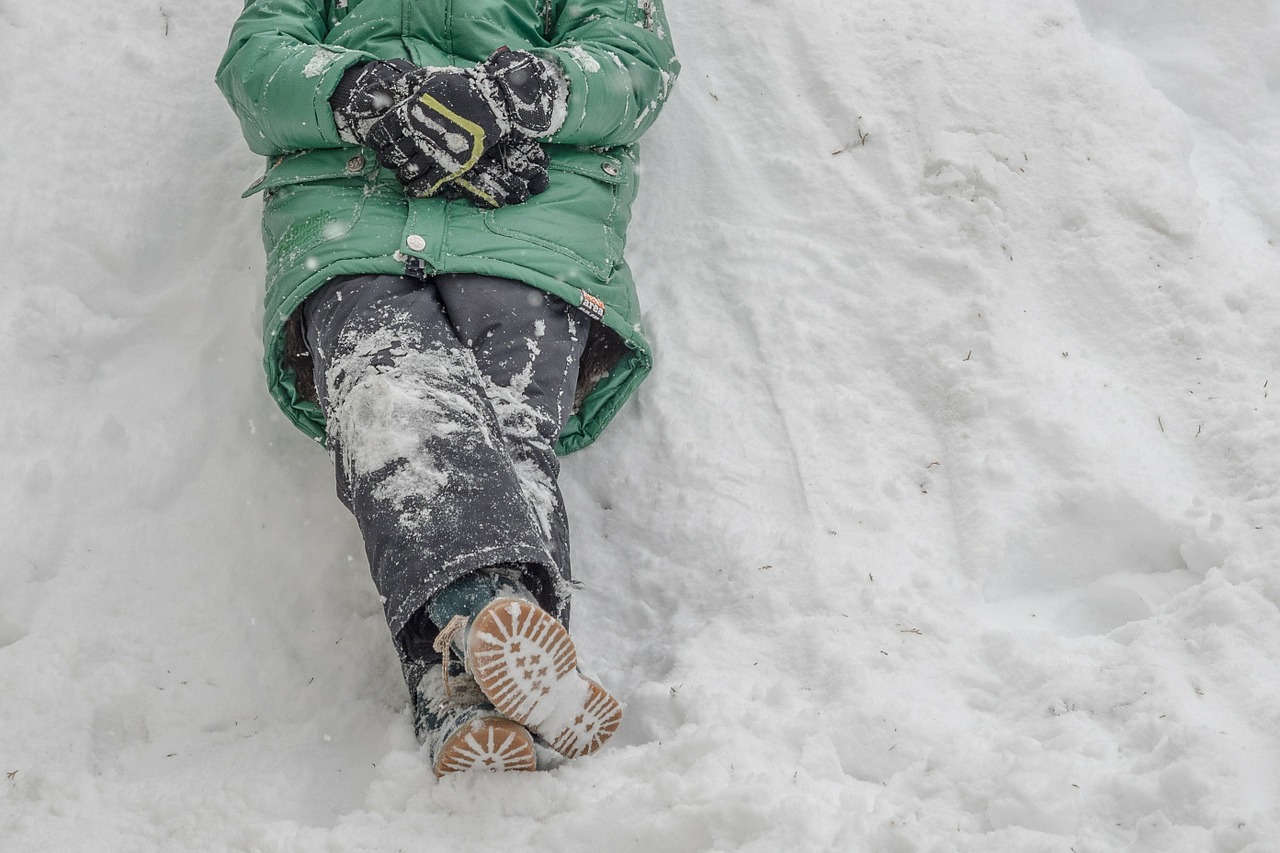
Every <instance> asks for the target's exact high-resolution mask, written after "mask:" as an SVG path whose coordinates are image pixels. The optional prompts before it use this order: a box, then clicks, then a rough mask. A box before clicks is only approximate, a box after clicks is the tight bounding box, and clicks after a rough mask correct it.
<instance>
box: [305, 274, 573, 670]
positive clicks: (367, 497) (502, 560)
mask: <svg viewBox="0 0 1280 853" xmlns="http://www.w3.org/2000/svg"><path fill="white" fill-rule="evenodd" d="M304 312H305V313H304V319H305V326H306V334H307V340H308V343H309V345H310V347H311V352H312V361H313V364H314V365H315V380H316V387H317V389H319V391H320V395H321V400H322V404H323V405H324V408H325V412H326V415H327V417H328V420H329V444H330V449H331V451H332V453H333V455H334V462H335V468H336V470H337V478H338V494H339V497H340V498H341V499H342V501H343V503H345V504H346V505H347V507H348V508H349V509H351V511H352V513H353V514H354V515H355V517H356V520H357V521H358V523H359V525H360V529H361V532H362V533H363V535H364V540H365V548H366V551H367V553H368V556H369V564H370V568H371V570H372V573H373V579H374V582H375V584H376V585H377V587H378V591H379V593H380V594H381V595H382V597H383V600H384V607H385V609H386V615H387V622H388V624H389V626H390V628H391V632H392V635H393V636H395V637H397V640H398V641H400V640H401V639H402V638H401V633H402V629H403V628H404V627H405V625H406V623H407V622H408V621H409V619H410V617H411V616H413V615H414V614H415V613H417V612H419V611H421V609H422V608H423V606H424V604H425V603H426V602H427V601H428V600H429V599H431V598H432V597H433V596H434V595H436V594H437V593H439V592H440V591H441V590H442V589H444V588H445V587H446V586H448V585H449V584H450V583H451V582H454V581H456V580H457V579H459V578H461V577H464V576H467V575H469V574H472V573H475V572H477V571H479V570H482V569H487V568H490V567H494V566H500V565H507V566H521V567H525V566H528V567H536V569H533V570H532V571H531V573H533V574H536V575H540V576H543V577H546V578H548V579H550V578H552V577H554V576H555V575H556V573H557V563H556V561H555V559H554V558H553V557H552V556H551V555H550V554H549V553H548V548H547V544H546V542H547V540H546V536H545V533H544V530H543V527H542V525H541V523H540V520H539V519H538V518H537V517H535V516H534V515H533V513H531V512H530V510H529V506H528V503H527V501H526V498H525V494H524V491H523V483H522V478H521V477H520V476H519V475H518V473H517V470H516V467H515V466H514V465H513V464H512V461H511V458H510V454H509V451H508V450H507V447H506V444H505V442H504V440H503V437H502V436H503V432H504V431H503V429H502V428H501V426H500V424H499V419H498V417H497V416H496V415H495V414H494V410H493V407H492V406H491V405H490V402H489V396H488V384H487V382H486V381H485V380H484V379H483V378H482V377H481V375H480V373H479V372H478V370H477V367H476V360H475V357H474V356H473V354H472V352H471V350H470V349H469V348H467V347H466V346H465V345H463V344H462V343H461V342H460V341H459V340H458V337H457V335H456V333H455V331H454V328H453V326H452V325H451V324H450V322H449V320H448V319H447V317H446V315H445V312H444V307H443V305H442V303H441V301H440V299H439V295H438V293H437V290H436V288H435V286H434V285H432V284H430V283H427V284H423V283H421V282H418V281H415V280H412V279H405V278H400V277H394V276H361V277H355V278H344V279H335V280H334V281H333V282H330V283H329V284H328V285H326V286H325V287H324V288H322V289H321V290H320V291H318V292H317V293H315V294H314V295H313V296H311V297H310V298H309V299H308V300H307V303H306V305H305V307H304ZM548 603H549V604H550V605H551V606H554V604H555V599H554V598H553V599H552V601H551V602H548ZM419 621H421V620H419ZM423 627H425V636H417V637H416V640H417V642H416V643H415V646H416V648H415V649H414V651H413V654H412V655H405V651H406V650H405V649H404V648H403V642H401V643H400V645H401V649H400V650H401V653H402V656H404V657H406V664H407V665H406V678H408V679H409V680H410V682H411V686H412V685H413V682H414V678H413V675H414V674H413V673H411V672H409V671H408V670H409V669H411V668H412V669H415V670H416V669H418V668H420V667H421V665H423V664H425V663H427V662H429V661H430V660H431V659H433V657H434V656H433V655H432V653H431V652H430V646H431V643H430V641H431V639H432V635H433V634H434V630H432V628H431V626H423ZM409 664H412V667H411V666H409Z"/></svg>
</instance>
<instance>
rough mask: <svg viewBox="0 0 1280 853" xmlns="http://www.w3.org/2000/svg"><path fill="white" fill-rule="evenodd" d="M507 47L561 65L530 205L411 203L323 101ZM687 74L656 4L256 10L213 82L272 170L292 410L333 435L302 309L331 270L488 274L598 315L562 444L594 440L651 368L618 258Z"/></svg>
mask: <svg viewBox="0 0 1280 853" xmlns="http://www.w3.org/2000/svg"><path fill="white" fill-rule="evenodd" d="M504 45H505V46H507V47H510V48H512V49H517V50H529V51H532V52H535V53H538V54H540V55H542V56H544V57H547V58H551V59H555V60H557V61H558V62H559V64H560V65H561V67H563V69H564V71H565V74H566V76H567V77H568V81H569V101H568V115H567V117H566V119H565V122H564V124H563V126H562V127H561V129H560V130H559V131H558V132H557V133H556V134H555V135H554V136H553V137H552V138H551V139H550V140H548V141H547V142H548V144H547V145H546V149H547V153H548V154H549V155H550V159H551V163H550V174H551V187H550V189H548V190H547V191H546V192H545V193H542V194H541V195H537V196H535V197H534V198H532V199H531V200H530V201H528V202H526V203H525V204H521V205H513V206H510V207H505V208H501V209H499V210H492V211H487V210H481V209H479V208H476V207H474V206H472V205H471V204H470V203H469V202H466V201H462V200H459V201H447V200H445V199H441V198H426V199H414V198H409V197H407V196H406V195H405V194H404V192H403V191H402V188H401V186H400V184H399V182H398V181H397V180H396V178H395V175H394V174H393V173H391V172H389V171H387V170H385V169H382V168H380V167H379V166H378V164H377V161H376V159H375V156H374V152H372V151H370V150H368V149H361V148H358V147H354V146H351V145H348V144H347V143H345V142H343V141H342V139H341V138H340V137H339V136H338V130H337V128H336V127H335V126H334V122H333V116H332V113H331V112H330V110H329V104H328V101H329V96H330V95H331V94H332V93H333V90H334V89H335V88H336V87H337V85H338V81H339V80H340V79H341V77H342V75H343V73H344V72H345V71H346V70H347V69H348V68H350V67H351V66H353V65H356V64H359V63H363V62H369V61H371V60H374V59H393V58H400V59H407V60H409V61H410V62H413V63H414V64H415V65H419V66H450V65H452V66H469V65H472V64H474V63H476V62H479V61H482V60H484V59H486V58H487V57H488V56H489V55H490V54H491V53H492V52H493V51H494V50H496V49H497V48H499V47H502V46H504ZM678 71H679V65H678V63H677V62H676V59H675V55H674V53H673V52H672V46H671V39H670V35H669V33H668V30H667V21H666V16H665V13H664V12H663V9H662V0H465V2H463V0H248V2H246V3H245V8H244V11H243V12H242V13H241V15H240V18H239V19H238V20H237V21H236V23H235V27H234V29H233V30H232V32H231V39H230V44H229V45H228V47H227V52H226V54H225V56H224V57H223V59H222V63H221V64H220V65H219V67H218V73H217V81H218V86H219V88H221V90H222V92H223V94H224V95H225V96H226V98H227V100H228V101H229V102H230V104H231V107H232V109H234V110H235V112H236V115H237V116H238V117H239V119H240V124H241V126H242V128H243V130H244V136H245V139H246V141H247V142H248V143H249V147H250V149H252V150H253V151H254V152H256V153H258V154H263V155H266V156H267V157H268V158H269V159H268V161H267V169H266V174H264V175H263V176H262V177H261V178H260V179H258V180H257V181H256V182H255V183H254V185H253V186H252V187H250V188H249V190H248V191H247V192H246V193H245V195H246V196H248V195H251V194H253V193H263V196H264V199H265V202H264V211H263V220H262V236H263V242H264V243H265V246H266V250H267V293H266V314H265V317H264V323H263V327H264V328H263V339H264V343H265V347H266V355H265V360H264V363H265V367H266V371H267V379H268V384H269V386H270V389H271V392H272V394H273V396H274V397H275V399H276V401H277V402H278V403H279V404H280V406H281V408H282V409H283V410H284V411H285V413H286V414H287V415H288V416H289V417H290V419H292V420H293V422H294V423H295V424H297V425H298V426H299V427H300V428H301V429H302V430H303V431H304V432H306V433H307V434H308V435H311V436H312V437H314V438H316V439H319V440H323V437H324V415H323V413H322V412H321V410H320V407H319V405H318V404H317V402H316V399H315V389H314V387H313V385H312V382H311V377H310V370H309V364H310V362H309V360H308V359H306V358H305V356H303V350H304V347H303V346H302V345H301V344H302V336H301V334H300V329H299V323H298V320H297V316H296V312H297V310H298V307H299V306H300V305H301V304H302V301H303V300H304V299H306V297H307V296H308V295H310V294H311V293H313V292H314V291H315V290H316V289H317V288H319V287H320V286H321V285H323V284H324V283H325V281H327V280H328V279H330V278H332V277H333V276H336V275H355V274H364V273H382V274H388V273H389V274H405V273H406V272H411V273H417V274H421V275H428V276H429V275H433V274H437V273H479V274H484V275H493V276H502V277H505V278H512V279H518V280H520V281H524V282H527V283H528V284H530V285H533V286H534V287H537V288H540V289H541V290H544V291H546V292H548V293H551V294H554V295H555V296H558V297H560V298H561V299H564V300H565V301H567V302H569V303H570V304H572V305H575V306H581V307H582V309H583V310H584V311H586V312H587V313H588V314H590V315H591V316H592V318H593V320H595V322H593V323H592V332H591V335H589V337H588V352H587V354H586V356H584V361H583V369H582V376H581V378H580V380H579V388H578V399H577V401H576V403H577V405H576V411H575V413H574V415H573V416H572V418H571V419H570V420H569V424H568V426H567V427H566V428H565V430H564V432H563V434H562V435H561V439H560V444H559V446H558V447H557V450H558V451H559V452H561V453H568V452H571V451H573V450H577V449H579V448H581V447H584V446H586V445H587V444H589V443H591V441H593V440H594V439H595V438H596V436H597V435H599V434H600V431H601V430H602V429H603V428H604V426H605V425H606V424H607V423H608V422H609V420H610V419H611V418H612V417H613V415H614V414H615V413H616V412H617V411H618V409H619V407H620V406H621V405H622V403H623V402H624V401H625V400H626V398H627V397H628V396H629V395H630V394H631V392H632V391H634V390H635V388H636V386H637V385H639V384H640V382H641V380H643V379H644V377H645V375H646V374H647V373H648V372H649V367H650V364H651V356H650V349H649V344H648V342H647V341H646V339H645V337H644V334H643V333H642V331H641V329H640V310H639V307H638V305H637V302H636V295H635V285H634V282H633V280H632V277H631V272H630V270H629V269H628V268H627V264H626V261H625V260H624V259H623V246H624V244H625V242H626V229H627V223H628V222H629V221H630V218H631V202H632V200H633V199H634V198H635V192H636V158H637V150H636V146H635V142H636V140H637V139H639V138H640V136H641V134H643V133H644V132H645V130H646V129H647V128H648V127H649V125H650V124H651V123H652V122H653V120H654V118H655V117H656V116H657V114H658V112H659V110H660V109H661V107H662V105H663V103H664V102H665V100H666V98H667V95H668V93H669V92H670V90H671V86H672V84H673V83H674V82H675V78H676V75H677V73H678Z"/></svg>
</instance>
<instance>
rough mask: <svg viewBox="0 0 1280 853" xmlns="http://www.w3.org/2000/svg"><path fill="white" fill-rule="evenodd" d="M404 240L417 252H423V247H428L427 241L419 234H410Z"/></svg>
mask: <svg viewBox="0 0 1280 853" xmlns="http://www.w3.org/2000/svg"><path fill="white" fill-rule="evenodd" d="M404 242H405V245H406V246H408V247H409V248H410V249H412V250H413V251H415V252H421V251H422V250H423V249H425V248H427V241H426V240H424V239H422V237H420V236H419V235H417V234H410V235H409V237H408V239H406V240H405V241H404Z"/></svg>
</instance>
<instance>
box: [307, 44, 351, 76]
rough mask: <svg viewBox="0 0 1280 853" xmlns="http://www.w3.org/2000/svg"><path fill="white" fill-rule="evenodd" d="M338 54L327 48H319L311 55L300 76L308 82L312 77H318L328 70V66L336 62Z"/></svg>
mask: <svg viewBox="0 0 1280 853" xmlns="http://www.w3.org/2000/svg"><path fill="white" fill-rule="evenodd" d="M339 56H341V54H340V53H338V52H337V51H334V50H329V49H328V48H323V47H322V48H319V49H317V50H316V52H315V53H314V54H313V55H312V57H311V61H310V62H308V63H307V65H306V67H305V68H303V69H302V76H303V77H306V78H307V79H308V80H310V79H311V78H312V77H319V76H320V75H321V74H323V73H324V72H325V71H327V70H328V69H329V66H330V65H332V64H333V63H334V62H336V61H337V60H338V57H339Z"/></svg>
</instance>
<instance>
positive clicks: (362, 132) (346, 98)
mask: <svg viewBox="0 0 1280 853" xmlns="http://www.w3.org/2000/svg"><path fill="white" fill-rule="evenodd" d="M414 70H416V66H415V65H414V64H413V63H412V62H409V61H407V60H404V59H391V60H386V61H382V60H379V61H376V62H366V63H364V64H362V65H356V66H353V67H352V68H350V69H348V70H347V73H346V74H344V75H342V80H341V81H340V82H339V83H338V88H337V89H335V90H334V92H333V95H332V96H330V98H329V107H330V108H331V109H332V110H333V119H334V123H335V124H337V126H338V135H339V136H341V137H342V138H343V139H344V140H345V141H347V142H350V143H352V144H354V145H363V144H364V142H365V138H366V137H367V136H368V133H369V128H370V127H371V126H372V125H373V123H374V122H376V121H377V120H378V119H379V118H381V117H382V115H383V114H384V113H385V112H386V111H387V110H389V109H391V108H392V107H393V106H395V105H396V104H398V103H400V102H401V101H403V100H405V99H406V98H408V97H410V96H411V95H412V94H413V92H414V88H415V87H413V86H411V82H412V81H409V80H407V78H408V75H409V73H410V72H412V71H414Z"/></svg>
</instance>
